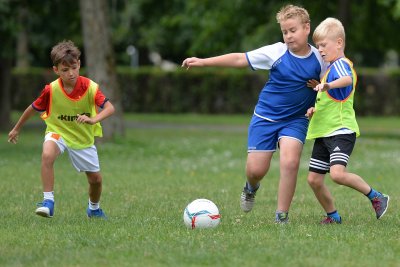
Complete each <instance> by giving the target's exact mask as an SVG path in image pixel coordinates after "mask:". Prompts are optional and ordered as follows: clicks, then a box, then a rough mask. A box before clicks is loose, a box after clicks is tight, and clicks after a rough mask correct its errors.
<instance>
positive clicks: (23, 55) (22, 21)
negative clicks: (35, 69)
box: [16, 2, 29, 68]
mask: <svg viewBox="0 0 400 267" xmlns="http://www.w3.org/2000/svg"><path fill="white" fill-rule="evenodd" d="M28 17H29V9H28V6H27V5H25V2H24V4H23V5H21V6H19V7H18V24H19V25H20V29H19V31H18V34H17V51H16V52H17V55H16V56H17V59H16V67H17V68H27V67H29V51H28V30H27V26H26V25H28Z"/></svg>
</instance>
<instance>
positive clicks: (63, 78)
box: [8, 41, 114, 218]
mask: <svg viewBox="0 0 400 267" xmlns="http://www.w3.org/2000/svg"><path fill="white" fill-rule="evenodd" d="M80 54H81V53H80V51H79V49H78V48H77V47H76V46H75V45H74V43H73V42H71V41H63V42H60V43H58V44H57V45H55V46H54V47H53V49H52V51H51V59H52V61H53V70H54V72H55V73H56V74H57V75H58V76H59V78H58V79H57V80H55V81H53V82H52V83H50V84H48V85H46V86H45V88H44V89H43V91H42V93H41V95H40V96H39V97H38V98H37V99H36V100H35V101H34V102H33V103H32V105H30V106H28V108H26V110H25V111H24V113H23V114H22V115H21V117H20V119H19V120H18V122H17V124H16V125H15V126H14V128H13V129H12V130H11V131H10V133H9V134H8V141H9V142H11V143H14V144H16V143H17V141H18V135H19V132H20V129H21V128H22V126H23V125H24V124H25V122H26V121H27V120H28V119H29V118H31V117H32V116H33V115H34V114H35V113H36V112H41V113H42V115H41V117H42V119H43V120H44V121H45V123H46V125H47V128H46V135H45V139H44V143H43V152H42V165H41V175H42V186H43V202H41V203H39V204H38V208H37V209H36V214H37V215H40V216H43V217H48V218H51V217H53V215H54V162H55V160H56V159H57V157H58V156H59V155H60V154H62V153H63V152H64V151H65V150H67V151H68V154H69V158H70V160H71V162H72V165H73V166H74V167H75V169H76V170H77V171H80V172H85V173H86V176H87V179H88V183H89V204H88V208H87V210H86V214H87V216H88V217H89V218H91V217H100V218H105V217H106V216H105V214H104V212H103V210H102V209H100V196H101V192H102V176H101V174H100V164H99V158H98V154H97V149H96V146H95V145H94V137H95V136H102V130H101V126H100V121H102V120H104V119H105V118H107V117H109V116H110V115H112V114H113V113H114V106H113V105H112V104H111V102H110V101H109V100H108V99H107V98H106V97H105V96H104V95H103V93H102V92H101V91H100V89H99V87H98V85H97V84H96V83H95V82H93V81H92V80H90V79H88V78H86V77H83V76H80V75H79V69H80V59H79V58H80ZM98 107H99V108H101V109H102V111H101V112H99V113H98V112H97V108H98Z"/></svg>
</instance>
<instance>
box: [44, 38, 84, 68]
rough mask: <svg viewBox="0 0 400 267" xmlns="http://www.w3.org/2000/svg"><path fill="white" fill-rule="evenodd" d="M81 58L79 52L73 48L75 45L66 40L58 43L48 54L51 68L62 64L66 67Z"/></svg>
mask: <svg viewBox="0 0 400 267" xmlns="http://www.w3.org/2000/svg"><path fill="white" fill-rule="evenodd" d="M80 56H81V51H79V49H78V48H77V47H76V46H75V44H74V43H73V42H72V41H70V40H68V41H66V40H64V41H62V42H59V43H58V44H56V45H55V46H53V48H52V49H51V52H50V58H51V61H52V62H53V66H56V67H57V66H58V64H60V63H63V64H66V65H68V66H71V65H72V64H74V63H76V62H77V61H78V60H79V58H80Z"/></svg>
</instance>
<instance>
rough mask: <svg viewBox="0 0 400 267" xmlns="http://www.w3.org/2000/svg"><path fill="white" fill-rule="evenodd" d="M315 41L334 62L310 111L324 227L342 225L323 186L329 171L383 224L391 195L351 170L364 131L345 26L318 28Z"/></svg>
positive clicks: (312, 179)
mask: <svg viewBox="0 0 400 267" xmlns="http://www.w3.org/2000/svg"><path fill="white" fill-rule="evenodd" d="M313 41H314V43H315V44H316V47H317V48H318V51H319V53H320V54H321V56H322V58H323V59H324V60H325V61H326V62H329V63H330V65H329V66H328V70H327V71H326V73H325V75H324V76H323V78H322V80H321V83H320V84H314V85H315V88H314V90H316V91H318V94H317V100H316V103H315V107H312V108H310V109H309V110H308V111H307V116H308V117H309V118H311V120H310V124H309V128H308V132H307V139H315V143H314V147H313V151H312V155H311V159H310V165H309V171H310V172H309V175H308V183H309V185H310V186H311V188H312V189H313V191H314V194H315V196H316V197H317V199H318V201H319V203H320V204H321V205H322V207H323V208H324V210H325V211H326V213H327V216H326V218H325V219H324V220H323V221H321V223H322V224H331V223H341V222H342V218H341V216H340V215H339V213H338V212H337V210H336V208H335V205H334V202H333V198H332V196H331V194H330V192H329V190H328V188H327V186H326V185H325V184H324V178H325V174H326V173H327V172H330V176H331V178H332V180H333V181H334V182H336V183H338V184H341V185H345V186H348V187H350V188H353V189H355V190H357V191H359V192H361V193H363V194H365V195H366V196H367V197H368V198H369V199H370V200H371V203H372V206H373V208H374V210H375V213H376V217H377V218H378V219H379V218H381V217H382V216H383V215H384V214H385V212H386V210H387V208H388V203H389V196H387V195H384V194H382V193H380V192H377V191H376V190H374V189H373V188H371V187H370V186H369V185H368V184H367V183H366V182H365V181H364V180H363V179H362V178H361V177H360V176H358V175H357V174H354V173H349V172H347V170H346V166H347V163H348V160H349V158H350V155H351V153H352V151H353V148H354V145H355V142H356V137H357V136H359V135H360V131H359V128H358V124H357V121H356V117H355V112H354V108H353V101H354V93H355V86H356V82H357V74H356V72H355V71H354V69H353V63H352V62H351V61H350V60H348V59H347V58H346V57H345V55H344V47H345V31H344V28H343V25H342V23H341V22H340V21H339V20H337V19H334V18H327V19H326V20H324V21H323V22H321V24H320V25H319V26H318V27H317V28H316V29H315V31H314V34H313Z"/></svg>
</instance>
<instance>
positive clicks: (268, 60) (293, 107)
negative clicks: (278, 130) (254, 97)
mask: <svg viewBox="0 0 400 267" xmlns="http://www.w3.org/2000/svg"><path fill="white" fill-rule="evenodd" d="M310 48H311V50H310V53H309V54H308V55H306V56H298V55H295V54H293V53H292V52H290V51H289V50H288V48H287V46H286V44H285V43H275V44H272V45H267V46H264V47H261V48H259V49H256V50H253V51H250V52H247V53H246V57H247V60H248V62H249V65H250V67H251V68H252V69H253V70H259V69H262V70H270V72H269V79H268V81H267V83H266V84H265V86H264V88H263V89H262V91H261V93H260V95H259V98H258V102H257V105H256V107H255V109H254V115H256V116H258V117H260V118H263V119H266V120H269V121H281V120H286V119H290V118H295V117H304V116H305V114H306V112H307V109H308V108H310V107H311V106H313V105H314V103H315V97H316V92H315V91H314V90H313V89H312V88H309V87H307V81H308V80H311V79H315V80H317V81H319V80H320V78H321V75H322V74H323V73H325V70H326V63H324V61H323V60H322V58H321V56H320V55H319V53H318V50H317V49H316V48H315V47H313V46H310Z"/></svg>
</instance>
